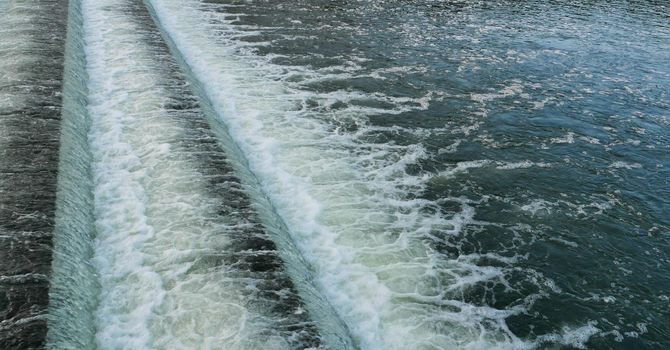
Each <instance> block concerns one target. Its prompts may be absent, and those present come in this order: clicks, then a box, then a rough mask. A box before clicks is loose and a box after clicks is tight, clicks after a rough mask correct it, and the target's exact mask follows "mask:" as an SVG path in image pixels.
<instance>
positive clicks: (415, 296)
mask: <svg viewBox="0 0 670 350" xmlns="http://www.w3.org/2000/svg"><path fill="white" fill-rule="evenodd" d="M150 3H151V4H152V5H153V7H154V9H155V11H156V15H157V18H158V19H159V21H160V23H161V25H162V26H163V28H164V29H165V31H166V32H167V33H168V34H169V36H170V37H171V39H172V40H173V41H174V43H175V45H176V47H177V48H178V50H179V51H180V52H181V54H182V55H183V56H184V59H185V61H186V62H187V64H188V65H189V66H190V68H191V70H192V71H193V74H194V75H195V77H196V78H197V79H198V80H199V81H200V82H201V84H202V85H203V88H204V90H205V93H206V95H207V98H208V99H209V100H210V101H211V103H212V104H213V106H214V108H215V109H216V111H217V113H218V114H219V116H220V118H221V120H222V121H223V122H224V123H225V125H226V126H227V128H228V130H229V132H230V134H231V136H232V138H233V139H234V140H235V142H236V143H237V144H238V146H239V148H240V149H241V151H242V152H243V153H244V155H245V156H246V158H247V159H248V162H249V166H250V168H251V171H252V172H253V173H254V174H255V175H256V176H257V177H258V179H259V180H260V182H261V184H262V191H263V192H264V193H265V195H267V196H268V197H269V199H270V200H271V201H272V203H273V204H274V206H275V207H276V210H277V212H278V214H279V215H280V216H281V218H282V219H283V220H284V221H285V223H286V225H287V227H288V229H289V231H290V234H291V236H292V238H293V239H294V241H295V242H296V243H297V245H298V246H299V249H300V250H301V252H302V254H303V255H304V257H305V259H306V260H307V261H308V262H309V263H310V265H311V266H312V267H313V268H314V270H315V273H316V281H317V283H318V284H319V287H320V289H321V291H322V292H323V293H324V294H325V295H326V296H327V298H328V299H329V301H330V302H331V303H332V304H333V306H335V308H336V310H337V311H338V312H339V314H340V316H341V318H342V319H343V320H344V321H345V323H346V324H347V325H348V326H349V329H350V331H351V333H352V335H353V337H354V339H355V340H356V342H357V343H358V344H359V346H360V347H361V348H363V349H413V348H424V347H425V348H427V347H430V348H447V349H448V348H455V347H463V348H471V349H484V348H485V349H496V348H498V349H500V348H509V349H512V348H513V349H519V348H524V347H525V346H526V345H524V344H525V343H523V342H522V341H520V340H519V339H518V338H516V337H515V336H514V335H513V334H512V333H511V332H510V331H509V330H508V329H507V327H506V325H505V321H504V320H505V317H507V316H509V315H510V314H512V313H518V312H521V310H520V309H514V310H495V309H492V308H490V307H485V306H475V305H470V304H467V303H463V302H461V301H459V297H454V296H452V295H450V290H449V289H450V288H452V289H453V290H458V291H463V290H465V289H467V288H469V287H471V286H472V285H473V284H476V283H481V282H482V281H485V280H490V279H494V280H495V279H499V278H500V276H501V272H500V270H498V269H499V268H493V267H482V266H478V265H476V264H474V263H473V260H472V259H466V258H463V259H451V260H449V259H446V258H445V257H444V256H443V255H440V254H437V253H436V252H434V251H433V250H432V248H431V245H430V244H429V243H428V242H429V241H430V239H431V237H435V238H436V239H437V238H438V237H439V236H443V235H458V234H459V233H460V230H461V229H462V228H463V227H465V226H467V225H469V224H471V222H472V217H473V215H474V209H473V208H472V207H470V206H468V205H466V204H464V205H463V206H462V211H461V212H460V213H457V214H456V215H455V216H453V217H451V216H446V217H445V216H442V215H440V214H426V210H425V209H427V208H432V209H434V208H435V207H437V205H436V204H435V203H431V202H429V201H425V200H412V199H406V196H407V194H408V193H420V192H421V191H422V190H423V188H424V186H426V183H427V181H428V180H429V179H430V177H429V176H424V175H417V176H410V175H408V174H407V173H406V172H405V169H406V167H407V166H408V165H413V164H416V163H417V162H418V161H419V160H421V159H425V158H426V157H427V156H428V155H427V154H426V151H425V149H424V148H423V147H422V146H421V145H419V144H415V145H406V146H399V145H394V144H391V143H386V144H377V143H367V142H364V141H363V138H364V136H366V135H367V134H368V133H369V132H370V129H368V127H367V116H369V115H371V114H379V113H389V114H393V113H400V112H403V111H408V110H412V109H424V108H426V107H427V104H428V103H429V99H424V100H422V99H407V98H396V97H392V96H385V95H379V94H365V93H362V92H355V91H353V92H352V91H336V92H329V93H318V92H313V91H308V90H306V89H303V88H302V87H301V86H300V85H299V84H298V83H295V84H294V83H291V79H289V78H288V77H290V76H294V74H295V73H296V71H292V70H293V67H287V66H277V65H274V64H272V62H271V58H269V57H261V56H257V55H255V54H253V50H250V49H247V48H246V46H245V45H241V44H240V43H239V42H238V41H236V40H235V39H234V37H235V35H237V34H239V32H238V31H239V30H241V29H239V27H235V25H233V24H232V23H231V20H230V19H229V18H230V16H229V15H227V14H226V13H225V11H224V9H223V8H222V7H218V8H216V9H212V8H210V7H209V6H216V5H205V4H202V3H200V2H198V1H195V0H152V1H150ZM222 11H224V12H222ZM254 30H259V31H262V30H263V28H254ZM296 69H297V71H299V74H302V75H308V76H317V77H318V75H319V73H318V72H312V71H309V70H307V69H306V68H296ZM287 71H288V72H287ZM338 74H345V73H344V72H341V73H338ZM308 100H309V101H312V102H316V104H317V105H319V106H320V107H326V108H311V107H308V106H307V104H306V103H305V102H306V101H308ZM356 100H364V101H383V102H386V103H388V104H390V106H391V107H388V108H368V107H361V106H356V105H355V103H353V101H356ZM334 102H343V103H344V104H345V107H344V108H341V109H338V110H336V111H333V110H330V109H329V108H328V107H329V106H332V105H333V103H334ZM338 123H343V124H345V125H356V126H357V131H356V132H347V131H345V130H344V129H340V128H338V127H337V125H338ZM466 165H467V164H463V166H462V168H465V169H467V166H466ZM480 165H481V164H478V163H473V164H472V166H480ZM432 212H435V210H433V211H432ZM437 212H438V213H439V210H438V211H437ZM456 294H459V293H456Z"/></svg>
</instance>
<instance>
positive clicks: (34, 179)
mask: <svg viewBox="0 0 670 350" xmlns="http://www.w3.org/2000/svg"><path fill="white" fill-rule="evenodd" d="M64 3H65V1H3V2H2V3H0V348H1V349H13V348H33V347H37V346H40V344H42V343H43V341H44V334H45V333H46V308H47V303H48V294H47V293H48V286H49V274H50V273H49V271H50V268H51V231H52V229H53V224H54V202H55V194H56V193H55V192H56V170H57V163H58V134H59V132H58V130H59V118H60V114H61V113H60V107H61V97H60V91H61V77H62V75H63V74H62V73H63V72H62V62H63V39H64V37H65V21H66V12H67V11H66V9H65V8H64ZM44 27H49V28H51V29H52V31H51V32H45V31H44V30H43V28H44Z"/></svg>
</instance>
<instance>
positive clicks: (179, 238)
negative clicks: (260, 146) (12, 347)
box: [48, 1, 347, 349]
mask: <svg viewBox="0 0 670 350" xmlns="http://www.w3.org/2000/svg"><path fill="white" fill-rule="evenodd" d="M81 38H84V40H82V39H81ZM66 72H67V74H66V89H65V107H66V111H67V112H68V113H66V116H65V118H64V126H63V140H64V141H63V146H62V148H61V152H63V157H62V158H61V169H60V170H61V175H60V177H59V201H58V215H57V236H56V242H55V250H56V252H55V261H54V273H53V275H54V278H53V282H52V288H53V290H52V293H51V298H52V304H51V308H50V323H51V328H50V332H49V337H48V339H49V348H53V349H60V348H100V349H105V348H115V347H122V348H193V347H194V346H199V345H202V344H203V342H204V344H209V345H210V346H214V347H220V346H225V347H227V348H239V349H257V348H273V349H275V348H277V349H280V348H286V349H297V348H317V347H322V346H327V347H328V348H333V349H337V348H344V347H346V344H347V343H346V339H347V338H346V336H345V337H342V339H339V338H338V339H339V340H335V341H334V340H333V335H332V334H333V333H335V332H337V327H330V326H329V324H326V323H319V322H320V321H322V320H323V319H325V317H324V316H323V314H324V313H325V312H328V311H329V310H328V309H327V308H324V305H325V306H327V304H323V303H320V304H317V305H313V306H306V305H305V304H304V303H303V301H302V300H301V297H303V296H304V295H305V293H306V292H307V293H312V294H313V295H315V294H314V291H313V290H308V289H306V288H305V286H303V285H301V284H300V283H298V284H297V290H299V291H300V296H299V295H298V294H297V293H296V284H294V283H293V281H292V280H291V278H289V275H291V277H293V276H294V273H295V270H296V268H295V267H290V266H288V267H286V264H285V260H284V261H283V260H282V259H284V258H286V257H287V256H288V255H290V254H292V253H291V251H288V252H284V251H282V248H284V247H285V246H286V244H282V243H281V242H279V243H275V242H274V241H273V240H272V239H270V238H273V239H275V238H276V237H275V236H274V235H273V234H272V233H270V234H269V235H268V231H270V232H271V231H272V230H273V228H272V225H273V224H272V223H271V222H269V220H267V219H264V220H261V219H259V214H257V213H258V212H262V211H263V210H265V209H264V207H263V206H262V205H260V206H259V205H258V204H256V203H253V202H252V201H250V197H249V195H248V193H249V192H254V189H253V188H250V184H249V182H248V181H244V180H240V178H243V177H244V175H245V174H244V173H240V172H236V171H235V170H236V169H240V168H243V167H244V166H243V165H242V164H240V163H239V161H238V159H236V156H232V157H229V156H228V155H227V154H226V153H224V152H223V151H222V150H221V146H222V143H221V142H220V138H219V137H215V135H216V136H218V134H219V133H218V132H213V131H212V130H211V126H210V124H209V123H208V122H207V119H205V114H206V113H205V112H204V110H205V109H206V108H207V107H203V106H201V104H200V102H199V101H198V99H197V98H195V96H193V95H191V92H190V89H189V86H188V85H189V83H188V82H187V81H186V80H185V79H184V76H183V75H182V73H180V72H179V67H178V66H177V65H176V62H175V61H174V59H173V58H172V57H171V56H170V53H169V51H168V50H167V47H166V46H165V44H164V43H163V42H162V40H161V38H160V35H159V32H158V30H157V28H156V27H155V26H154V25H153V22H152V20H151V18H150V17H149V15H148V12H147V11H146V8H145V7H144V6H143V5H142V4H141V3H140V2H133V1H106V2H102V3H100V2H94V1H83V2H79V1H72V3H71V5H70V32H69V37H68V55H67V63H66ZM86 106H88V108H85V107H86ZM251 186H253V185H251ZM252 198H253V196H252ZM260 217H265V215H260ZM267 227H270V228H269V229H267ZM280 256H281V258H280ZM296 256H297V255H296ZM288 264H289V265H290V259H289V261H288ZM287 271H288V273H287ZM307 276H308V275H307V274H303V275H302V276H301V278H302V279H305V278H308V277H307ZM315 297H316V296H312V297H311V299H310V297H309V296H308V297H307V298H305V300H307V301H308V303H309V301H310V300H313V299H314V298H315ZM312 320H314V321H312ZM317 324H318V325H319V329H317ZM324 326H325V327H324ZM324 334H325V335H324ZM340 337H341V335H340ZM322 341H323V342H325V344H322ZM331 345H332V346H331Z"/></svg>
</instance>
